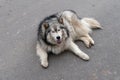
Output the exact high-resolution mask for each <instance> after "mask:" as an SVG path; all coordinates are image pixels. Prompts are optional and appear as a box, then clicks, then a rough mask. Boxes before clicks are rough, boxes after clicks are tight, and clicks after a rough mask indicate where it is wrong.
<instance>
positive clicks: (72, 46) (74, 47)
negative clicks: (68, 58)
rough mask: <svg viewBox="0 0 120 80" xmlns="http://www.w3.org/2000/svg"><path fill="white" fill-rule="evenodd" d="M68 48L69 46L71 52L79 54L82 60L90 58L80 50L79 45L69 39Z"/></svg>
mask: <svg viewBox="0 0 120 80" xmlns="http://www.w3.org/2000/svg"><path fill="white" fill-rule="evenodd" d="M68 48H69V50H70V51H72V52H73V53H75V54H76V55H77V56H79V57H80V58H82V59H83V60H89V59H90V58H89V56H88V55H87V54H85V53H84V52H83V51H81V50H80V49H79V47H78V46H77V45H76V44H75V43H74V42H73V41H71V42H70V43H69V46H68Z"/></svg>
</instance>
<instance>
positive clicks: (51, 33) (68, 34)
mask: <svg viewBox="0 0 120 80" xmlns="http://www.w3.org/2000/svg"><path fill="white" fill-rule="evenodd" d="M92 28H102V27H101V25H100V23H99V22H98V21H96V20H95V19H93V18H79V17H78V15H77V14H76V12H75V11H72V10H67V11H62V12H59V13H56V14H53V15H51V16H49V17H46V18H45V19H44V20H43V21H42V22H41V23H40V25H39V29H38V39H37V46H36V52H37V55H38V56H39V57H40V61H41V65H42V66H43V67H45V68H46V67H48V53H49V52H52V53H54V54H59V53H61V52H63V51H64V50H70V51H72V52H73V53H75V54H76V55H77V56H79V57H80V58H82V59H83V60H89V59H90V58H89V56H88V55H87V54H85V53H84V52H83V51H81V50H80V49H79V47H78V46H77V45H76V44H75V43H74V41H75V40H81V41H83V42H84V43H85V45H86V46H87V47H88V48H89V47H91V46H92V45H94V40H93V39H92V38H91V37H90V35H89V33H90V32H91V31H92V30H91V29H92Z"/></svg>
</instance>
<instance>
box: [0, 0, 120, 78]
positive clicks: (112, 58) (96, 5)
mask: <svg viewBox="0 0 120 80" xmlns="http://www.w3.org/2000/svg"><path fill="white" fill-rule="evenodd" d="M66 9H72V10H75V11H76V12H77V13H78V15H79V16H80V17H94V18H95V19H97V20H98V21H99V22H100V23H101V24H102V25H103V27H104V29H103V30H94V31H93V33H92V37H93V39H94V40H95V46H94V47H92V48H91V49H87V48H86V47H85V45H84V44H83V43H82V42H80V41H78V42H76V43H77V44H78V45H79V47H80V49H81V50H83V51H84V52H85V53H87V54H88V55H89V56H90V58H91V59H90V61H88V62H86V61H83V60H81V59H79V58H78V57H77V56H75V55H74V54H72V53H71V52H69V51H66V52H64V53H62V54H60V55H58V56H55V55H50V56H49V67H48V68H47V69H43V68H42V67H41V66H40V62H39V57H38V56H36V51H35V47H36V39H37V27H38V24H39V22H40V21H41V20H42V19H43V18H44V17H45V16H48V15H50V14H53V13H56V12H58V11H61V10H66ZM0 80H120V0H66V1H65V0H64V1H63V0H0Z"/></svg>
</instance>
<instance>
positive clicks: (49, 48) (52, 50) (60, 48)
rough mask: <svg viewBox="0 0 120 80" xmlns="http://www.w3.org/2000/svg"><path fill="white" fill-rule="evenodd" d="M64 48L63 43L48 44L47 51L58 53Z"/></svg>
mask: <svg viewBox="0 0 120 80" xmlns="http://www.w3.org/2000/svg"><path fill="white" fill-rule="evenodd" d="M64 50H65V46H64V45H60V46H49V47H48V52H52V53H53V54H60V53H61V52H62V51H64Z"/></svg>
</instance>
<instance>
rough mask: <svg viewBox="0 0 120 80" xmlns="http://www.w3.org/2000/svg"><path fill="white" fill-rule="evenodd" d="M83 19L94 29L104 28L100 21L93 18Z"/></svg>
mask: <svg viewBox="0 0 120 80" xmlns="http://www.w3.org/2000/svg"><path fill="white" fill-rule="evenodd" d="M81 21H82V22H84V23H86V24H89V27H90V28H92V29H103V28H102V26H101V25H100V23H99V22H98V21H97V20H95V19H93V18H82V19H81Z"/></svg>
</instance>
